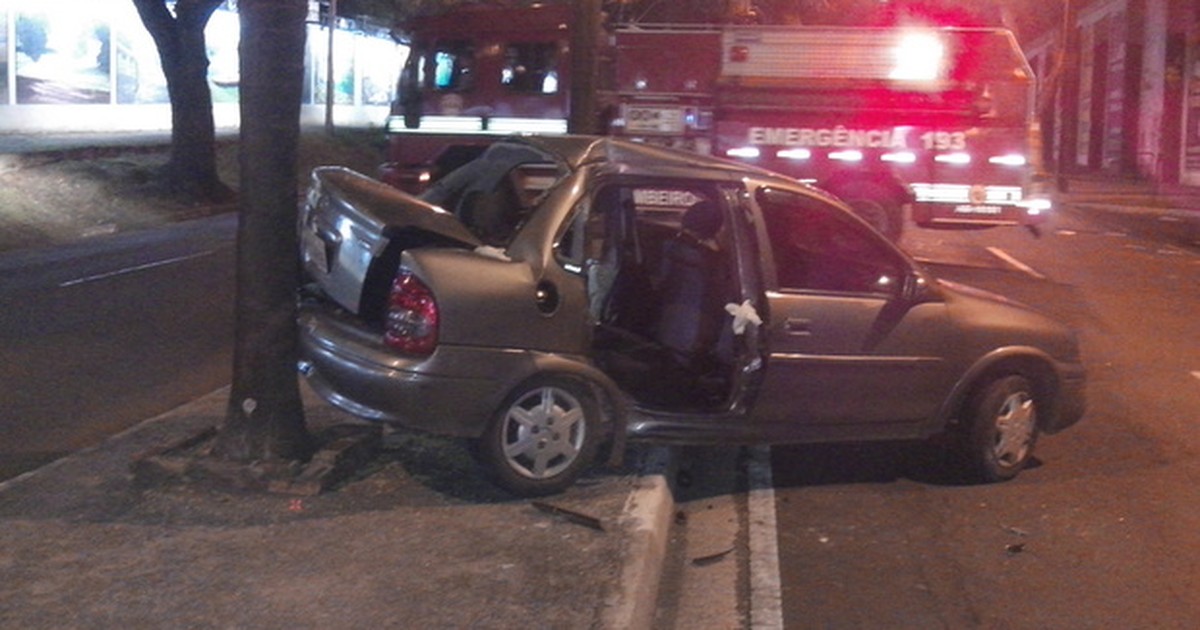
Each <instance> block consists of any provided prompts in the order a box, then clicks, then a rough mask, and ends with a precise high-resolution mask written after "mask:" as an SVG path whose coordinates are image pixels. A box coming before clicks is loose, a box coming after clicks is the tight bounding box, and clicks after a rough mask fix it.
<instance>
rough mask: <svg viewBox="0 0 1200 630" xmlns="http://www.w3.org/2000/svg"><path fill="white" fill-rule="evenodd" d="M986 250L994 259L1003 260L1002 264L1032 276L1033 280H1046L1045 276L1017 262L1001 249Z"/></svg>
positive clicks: (991, 248) (990, 248)
mask: <svg viewBox="0 0 1200 630" xmlns="http://www.w3.org/2000/svg"><path fill="white" fill-rule="evenodd" d="M987 250H988V252H989V253H991V254H992V255H993V256H995V257H996V258H999V259H1000V260H1003V261H1004V262H1006V263H1008V264H1010V265H1012V266H1013V267H1016V268H1017V269H1018V270H1020V271H1022V272H1024V273H1026V274H1029V275H1031V276H1033V277H1034V278H1037V279H1038V280H1045V279H1046V276H1043V275H1042V274H1041V273H1039V272H1038V271H1037V270H1036V269H1034V268H1033V267H1030V266H1029V265H1026V264H1025V263H1023V262H1021V261H1019V260H1017V259H1016V258H1013V257H1012V255H1011V254H1009V253H1008V252H1006V251H1004V250H1003V249H1000V248H999V247H989V248H987Z"/></svg>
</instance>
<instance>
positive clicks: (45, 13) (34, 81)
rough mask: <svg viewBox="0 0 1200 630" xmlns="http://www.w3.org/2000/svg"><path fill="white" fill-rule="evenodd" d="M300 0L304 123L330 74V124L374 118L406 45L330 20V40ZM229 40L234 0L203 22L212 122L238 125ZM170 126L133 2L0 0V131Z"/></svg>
mask: <svg viewBox="0 0 1200 630" xmlns="http://www.w3.org/2000/svg"><path fill="white" fill-rule="evenodd" d="M310 5H311V6H310V16H309V24H308V44H307V49H306V51H305V89H304V102H303V107H302V116H303V118H304V119H305V122H313V123H319V122H322V121H324V120H325V109H326V108H325V100H326V94H327V90H326V87H325V86H326V81H327V78H328V77H332V79H333V82H334V87H335V89H334V107H333V114H334V121H335V122H336V123H339V124H345V125H356V126H366V125H379V126H382V125H384V124H385V123H386V120H387V115H388V109H389V104H390V103H391V100H392V96H393V94H394V90H395V82H396V77H397V76H398V75H399V71H400V68H401V66H402V65H403V62H404V58H405V56H406V55H407V48H406V47H404V46H401V45H398V44H397V43H396V42H395V41H393V39H392V38H391V37H390V35H389V34H388V32H387V30H386V29H384V28H380V27H373V26H372V25H370V24H365V23H363V22H360V21H355V20H344V19H343V20H339V22H338V25H337V28H336V29H335V30H334V36H333V38H330V36H329V30H328V28H327V27H325V26H323V25H321V24H320V23H319V20H318V11H317V3H316V2H315V1H313V2H311V3H310ZM238 37H239V23H238V16H237V12H236V2H235V1H234V0H229V1H227V2H226V4H225V6H223V7H221V8H220V9H218V10H217V11H216V12H215V13H214V14H213V16H212V18H211V19H210V20H209V22H208V25H207V27H206V29H205V39H206V41H207V46H208V57H209V85H210V88H211V89H212V95H213V115H214V118H215V121H216V123H217V126H218V127H225V128H229V127H236V126H237V124H238V105H237V103H238V55H237V49H238ZM331 43H332V46H333V52H334V54H333V64H332V65H333V68H332V70H333V71H332V72H330V71H329V69H328V68H329V63H328V59H329V54H328V51H329V46H330V44H331ZM170 126H171V112H170V104H169V101H168V99H167V90H166V80H165V79H164V78H163V73H162V67H161V64H160V63H159V57H158V51H157V49H156V48H155V46H154V42H153V40H152V39H151V38H150V34H149V32H147V31H146V28H145V26H143V25H142V22H141V19H140V18H139V17H138V14H137V10H136V9H135V7H134V5H133V2H131V1H130V0H54V1H53V2H45V1H43V0H0V133H21V132H30V133H36V132H40V131H60V132H61V131H68V132H69V131H156V130H166V129H170Z"/></svg>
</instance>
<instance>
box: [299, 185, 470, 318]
mask: <svg viewBox="0 0 1200 630" xmlns="http://www.w3.org/2000/svg"><path fill="white" fill-rule="evenodd" d="M299 236H300V245H301V257H302V262H303V265H304V269H305V272H306V273H307V275H308V276H309V277H310V278H311V279H312V280H313V281H314V282H315V283H316V284H317V285H318V286H319V287H320V288H321V290H322V291H323V292H324V293H325V294H326V295H328V296H329V297H331V298H332V299H333V300H334V301H336V302H337V303H338V304H340V305H341V306H342V307H344V308H346V309H347V310H350V311H351V312H354V313H356V314H360V315H362V314H367V315H370V313H364V311H365V310H369V309H368V307H369V306H370V305H371V304H372V301H373V300H374V301H379V300H381V299H382V297H381V294H384V295H385V294H386V292H387V287H388V285H389V284H390V282H391V279H392V277H393V276H394V275H395V272H396V265H397V264H398V262H399V260H400V254H401V252H402V251H403V250H404V249H408V248H410V247H418V246H442V247H456V248H462V249H474V248H476V247H478V246H479V245H480V244H481V242H480V240H479V239H478V238H476V237H475V236H474V235H473V234H471V232H470V231H468V230H467V228H466V227H465V226H464V225H463V224H462V223H461V222H460V221H459V220H458V218H457V217H455V216H454V215H453V214H450V213H449V212H446V211H445V210H443V209H442V208H440V207H438V206H436V205H433V204H430V203H427V202H425V201H422V200H421V199H418V198H416V197H414V196H412V195H409V194H407V193H405V192H402V191H400V190H397V189H395V188H392V187H391V186H388V185H387V184H384V183H382V182H380V181H377V180H374V179H372V178H370V177H367V176H366V175H363V174H361V173H357V172H355V171H352V170H350V169H347V168H343V167H334V166H324V167H318V168H316V169H314V170H313V172H312V180H311V183H310V187H309V191H308V195H307V196H306V198H305V201H304V204H303V206H302V207H301V209H300V222H299Z"/></svg>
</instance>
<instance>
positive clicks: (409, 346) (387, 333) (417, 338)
mask: <svg viewBox="0 0 1200 630" xmlns="http://www.w3.org/2000/svg"><path fill="white" fill-rule="evenodd" d="M437 337H438V306H437V300H435V299H434V297H433V291H430V290H429V287H427V286H425V283H424V282H421V281H420V280H419V279H418V278H417V277H416V276H415V275H413V274H412V272H409V271H406V270H401V271H400V273H398V274H397V275H396V279H395V280H393V281H392V293H391V295H390V296H389V298H388V311H387V319H386V321H385V323H384V333H383V341H384V343H386V344H387V345H388V347H390V348H393V349H395V350H398V351H400V352H403V353H405V354H414V355H419V356H428V355H430V354H432V353H433V349H434V348H435V347H437Z"/></svg>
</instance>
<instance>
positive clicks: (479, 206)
mask: <svg viewBox="0 0 1200 630" xmlns="http://www.w3.org/2000/svg"><path fill="white" fill-rule="evenodd" d="M565 174H566V169H565V168H564V167H561V166H560V165H559V164H558V163H557V162H556V161H555V160H554V158H553V156H551V155H549V154H547V153H544V152H542V151H539V150H537V149H535V148H534V147H531V146H528V145H525V144H519V143H513V142H498V143H496V144H494V145H492V146H491V147H489V148H488V149H487V150H486V151H484V152H483V154H481V155H480V156H479V157H478V158H476V159H474V160H472V161H470V162H467V163H466V164H464V165H463V166H461V167H459V168H458V169H456V170H454V171H452V172H451V173H450V174H448V175H446V177H444V178H442V179H441V180H439V181H438V182H437V183H435V184H434V185H433V186H431V187H430V188H429V190H427V191H425V193H424V194H422V195H421V198H422V199H423V200H425V201H427V202H429V203H431V204H434V205H436V206H440V207H442V208H444V209H446V210H447V211H449V212H452V213H453V214H454V215H455V216H456V217H458V220H459V221H461V222H462V224H463V225H464V226H466V227H467V229H468V230H470V231H471V232H472V233H473V234H474V235H475V236H477V237H478V238H479V240H481V241H483V242H484V243H485V244H487V245H491V246H494V247H505V246H507V245H508V243H509V242H510V241H511V240H512V238H513V236H515V235H516V233H517V230H518V228H520V226H521V225H522V224H523V223H524V221H525V219H527V218H528V216H529V214H530V212H532V211H533V208H534V207H535V206H536V205H537V203H538V201H539V200H540V199H541V198H542V196H543V195H545V193H546V191H547V190H549V189H550V188H551V187H553V186H554V184H555V183H556V182H557V181H558V180H559V179H561V178H562V177H563V176H564V175H565Z"/></svg>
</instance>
